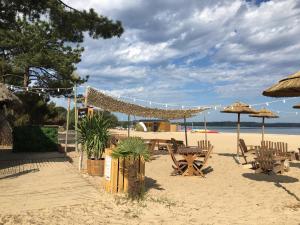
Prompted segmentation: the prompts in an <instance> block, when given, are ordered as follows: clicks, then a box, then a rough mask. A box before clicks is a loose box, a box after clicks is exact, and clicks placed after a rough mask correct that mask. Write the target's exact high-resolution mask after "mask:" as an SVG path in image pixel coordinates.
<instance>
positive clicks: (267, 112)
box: [249, 108, 279, 141]
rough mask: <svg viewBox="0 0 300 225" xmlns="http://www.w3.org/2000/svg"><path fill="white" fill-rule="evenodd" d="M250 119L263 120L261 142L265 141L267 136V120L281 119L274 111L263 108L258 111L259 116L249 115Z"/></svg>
mask: <svg viewBox="0 0 300 225" xmlns="http://www.w3.org/2000/svg"><path fill="white" fill-rule="evenodd" d="M249 116H250V117H257V118H262V135H261V140H262V141H264V136H265V118H268V119H271V118H279V116H277V115H276V114H275V113H273V112H272V111H270V110H268V109H266V108H263V109H261V110H259V111H258V113H257V114H251V115H249Z"/></svg>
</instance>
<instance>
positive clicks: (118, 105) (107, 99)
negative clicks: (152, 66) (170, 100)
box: [87, 87, 208, 119]
mask: <svg viewBox="0 0 300 225" xmlns="http://www.w3.org/2000/svg"><path fill="white" fill-rule="evenodd" d="M87 104H88V105H90V106H95V107H99V108H101V109H103V110H107V111H110V112H120V113H125V114H128V115H135V116H141V117H151V118H161V119H182V118H184V117H185V118H189V117H193V116H195V115H196V114H197V113H200V112H202V111H204V110H206V109H208V108H204V107H202V108H198V109H158V108H149V107H145V106H140V105H136V104H132V103H128V102H124V101H121V100H118V99H116V98H113V97H111V96H109V95H106V94H104V93H102V92H100V91H98V90H96V89H94V88H90V87H89V88H88V90H87Z"/></svg>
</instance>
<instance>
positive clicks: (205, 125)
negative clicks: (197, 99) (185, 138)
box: [204, 112, 207, 143]
mask: <svg viewBox="0 0 300 225" xmlns="http://www.w3.org/2000/svg"><path fill="white" fill-rule="evenodd" d="M204 130H205V143H207V124H206V113H205V112H204Z"/></svg>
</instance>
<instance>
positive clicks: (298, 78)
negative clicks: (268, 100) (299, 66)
mask: <svg viewBox="0 0 300 225" xmlns="http://www.w3.org/2000/svg"><path fill="white" fill-rule="evenodd" d="M263 95H265V96H269V97H299V96H300V71H298V72H297V73H295V74H293V75H290V76H288V77H287V78H285V79H282V80H281V81H279V83H277V84H275V85H273V86H272V87H270V88H268V89H267V90H265V91H264V92H263Z"/></svg>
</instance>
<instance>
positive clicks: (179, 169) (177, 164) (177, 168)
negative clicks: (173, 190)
mask: <svg viewBox="0 0 300 225" xmlns="http://www.w3.org/2000/svg"><path fill="white" fill-rule="evenodd" d="M167 149H168V152H169V153H170V156H171V158H172V161H173V163H174V165H172V168H173V169H174V171H173V172H172V174H173V175H181V174H183V173H184V171H185V170H186V169H187V166H188V164H187V161H185V160H179V161H178V160H177V159H176V158H175V154H174V150H173V148H172V146H171V145H170V144H167Z"/></svg>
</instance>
